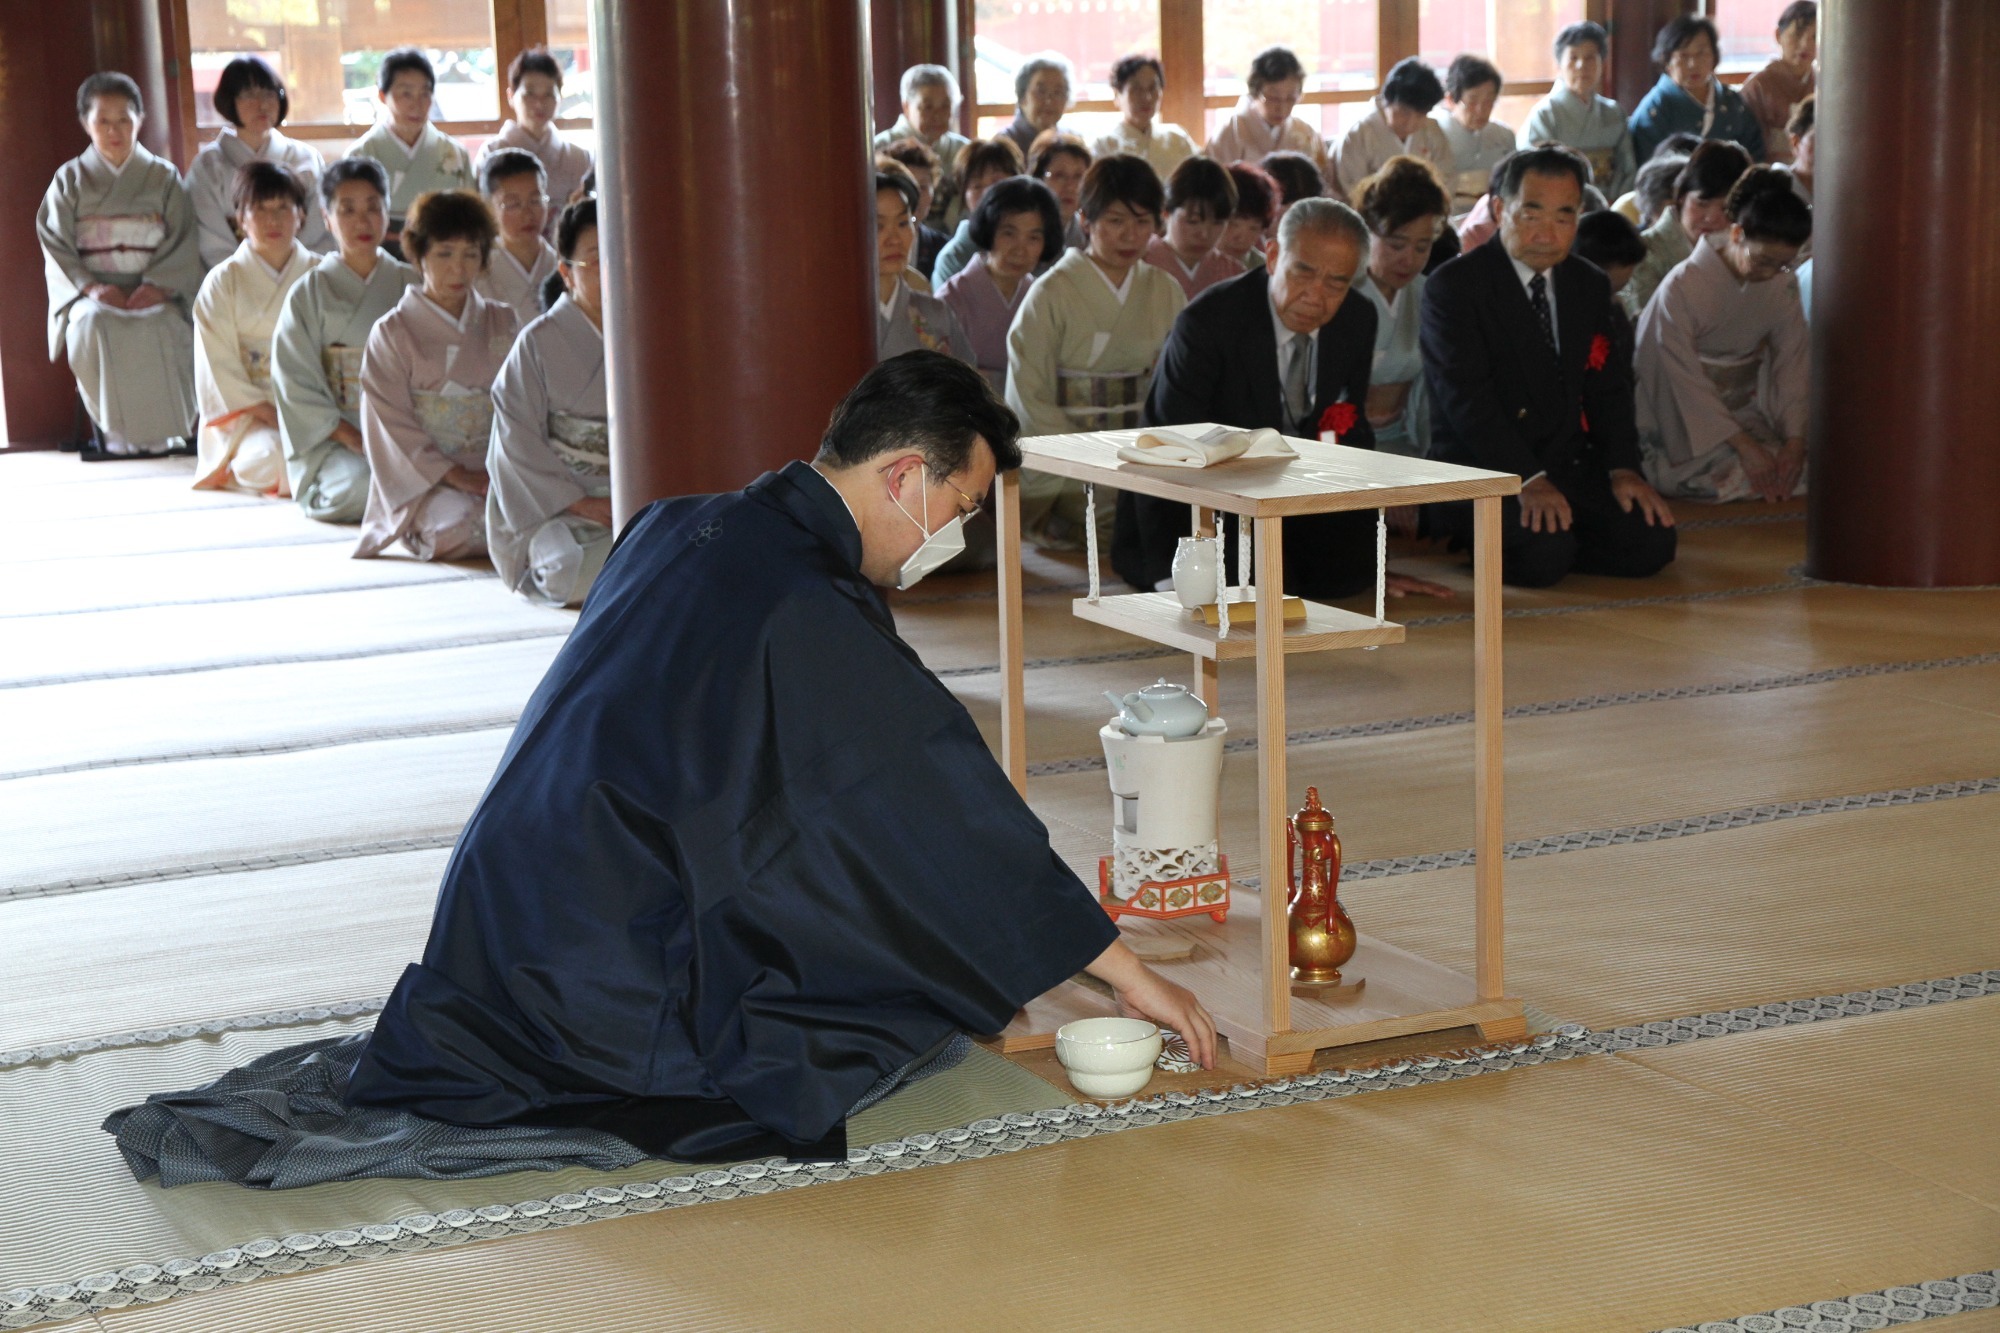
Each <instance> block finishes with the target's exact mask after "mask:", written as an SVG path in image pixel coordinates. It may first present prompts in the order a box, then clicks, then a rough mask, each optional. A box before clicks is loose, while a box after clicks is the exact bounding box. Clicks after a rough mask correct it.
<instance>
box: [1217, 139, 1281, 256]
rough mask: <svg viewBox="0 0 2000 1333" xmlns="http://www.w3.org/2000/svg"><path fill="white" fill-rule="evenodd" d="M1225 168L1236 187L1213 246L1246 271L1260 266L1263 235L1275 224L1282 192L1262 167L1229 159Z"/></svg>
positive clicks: (1265, 235)
mask: <svg viewBox="0 0 2000 1333" xmlns="http://www.w3.org/2000/svg"><path fill="white" fill-rule="evenodd" d="M1228 169H1229V183H1230V184H1231V185H1234V186H1235V187H1236V211H1235V212H1233V213H1231V214H1230V215H1229V225H1228V226H1226V227H1224V228H1223V229H1222V239H1221V240H1220V241H1218V242H1216V249H1218V250H1220V251H1221V252H1222V253H1223V255H1224V256H1225V257H1227V258H1229V259H1231V260H1234V261H1235V262H1236V263H1237V264H1238V265H1239V266H1240V267H1241V268H1242V269H1243V270H1244V271H1245V272H1246V273H1247V272H1248V271H1250V270H1251V269H1253V268H1262V267H1264V238H1265V237H1267V236H1269V235H1270V233H1271V229H1272V228H1273V227H1275V226H1277V225H1278V214H1279V212H1280V211H1281V201H1282V200H1283V198H1284V193H1283V191H1282V190H1281V189H1280V188H1279V185H1278V182H1277V181H1276V180H1275V179H1274V178H1273V177H1272V175H1271V173H1270V172H1268V171H1265V170H1264V169H1263V168H1262V167H1253V166H1251V165H1250V164H1249V163H1248V162H1231V163H1230V164H1229V168H1228Z"/></svg>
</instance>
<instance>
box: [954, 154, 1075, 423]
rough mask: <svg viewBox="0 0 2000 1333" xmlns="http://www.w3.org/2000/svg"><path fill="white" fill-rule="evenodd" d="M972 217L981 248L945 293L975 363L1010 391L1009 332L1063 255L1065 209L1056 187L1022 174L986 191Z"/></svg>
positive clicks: (999, 387)
mask: <svg viewBox="0 0 2000 1333" xmlns="http://www.w3.org/2000/svg"><path fill="white" fill-rule="evenodd" d="M970 222H971V229H972V243H973V245H974V246H976V247H978V249H977V252H976V253H975V254H974V255H973V256H972V260H971V262H970V263H968V264H966V266H965V267H964V268H962V269H960V270H959V271H958V272H957V273H955V274H953V275H952V278H951V281H949V282H947V283H945V284H944V285H943V286H942V287H940V288H938V291H937V295H938V299H939V300H940V301H943V302H944V303H945V305H947V306H948V307H950V309H951V313H952V316H953V317H954V318H955V319H957V321H958V328H959V332H960V333H962V334H964V335H965V341H966V343H967V345H968V346H970V347H971V349H972V364H974V365H975V366H978V367H979V373H980V374H982V375H984V376H986V381H987V383H989V384H991V385H992V386H993V392H995V393H997V394H1003V395H1004V394H1005V393H1006V392H1007V330H1008V329H1010V328H1012V327H1013V326H1014V316H1015V315H1017V314H1019V313H1020V310H1021V302H1022V301H1024V300H1026V299H1027V295H1028V287H1029V284H1031V283H1033V282H1034V280H1035V275H1036V274H1037V273H1038V272H1040V271H1041V270H1043V269H1045V268H1047V267H1048V266H1049V265H1051V264H1053V263H1055V262H1056V260H1058V259H1060V258H1061V257H1062V253H1063V242H1062V214H1061V212H1060V210H1059V209H1058V208H1057V207H1056V197H1055V195H1054V194H1053V193H1051V192H1050V190H1049V187H1048V186H1046V185H1044V184H1042V182H1040V181H1038V180H1034V179H1032V178H1031V177H1027V176H1014V177H1010V178H1009V179H1007V180H1004V181H1001V182H1000V183H999V184H998V185H995V186H994V187H993V188H992V189H990V190H988V191H987V192H986V193H985V195H984V196H983V197H982V198H981V199H980V201H979V207H978V208H975V209H974V210H973V211H972V217H971V219H970Z"/></svg>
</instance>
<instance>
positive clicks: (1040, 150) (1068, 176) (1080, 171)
mask: <svg viewBox="0 0 2000 1333" xmlns="http://www.w3.org/2000/svg"><path fill="white" fill-rule="evenodd" d="M1090 162H1091V158H1090V150H1089V149H1088V148H1085V147H1084V146H1083V140H1082V139H1079V138H1078V137H1077V136H1076V135H1074V134H1071V133H1069V132H1068V131H1067V130H1048V131H1046V132H1045V133H1043V134H1042V135H1041V136H1040V137H1038V138H1037V139H1036V140H1035V150H1034V151H1033V152H1032V153H1029V154H1028V174H1029V175H1030V176H1033V177H1034V178H1035V179H1036V180H1038V181H1040V182H1041V183H1042V184H1044V185H1046V186H1048V187H1049V192H1050V193H1052V194H1053V195H1055V197H1056V207H1057V208H1058V209H1060V210H1061V212H1062V220H1063V245H1064V247H1065V248H1067V249H1070V250H1081V249H1082V248H1083V219H1082V218H1081V217H1080V216H1079V215H1078V213H1077V205H1078V204H1079V202H1081V200H1082V198H1083V175H1084V173H1085V172H1087V171H1089V170H1090Z"/></svg>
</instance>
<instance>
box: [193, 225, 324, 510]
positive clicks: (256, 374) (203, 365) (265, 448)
mask: <svg viewBox="0 0 2000 1333" xmlns="http://www.w3.org/2000/svg"><path fill="white" fill-rule="evenodd" d="M313 259H314V256H313V252H312V251H310V250H308V249H306V248H305V246H303V245H301V244H300V243H299V242H297V241H293V242H292V253H291V255H290V257H289V258H287V259H286V261H285V267H284V268H283V269H282V270H277V271H274V270H273V269H272V268H271V266H270V265H269V264H266V263H265V262H264V261H263V260H262V259H261V258H259V257H258V255H257V252H256V251H255V250H253V249H251V248H250V242H248V241H244V242H243V243H242V244H240V245H238V246H237V247H236V253H235V254H233V255H231V256H229V258H228V259H226V260H224V261H223V262H222V263H220V264H217V265H216V266H215V267H214V268H212V269H210V270H209V273H208V277H207V278H205V279H204V280H203V281H202V284H201V295H199V296H197V297H196V298H195V302H194V347H195V358H194V387H195V397H196V399H197V400H198V401H199V403H200V406H201V434H200V435H199V436H198V437H197V439H196V442H195V443H196V451H197V457H196V460H195V469H194V484H195V489H197V490H221V489H224V488H226V487H230V486H234V487H238V488H240V489H243V490H248V491H256V492H258V493H259V494H263V495H274V496H275V495H284V494H287V493H288V492H287V488H286V485H285V444H284V440H283V439H282V438H281V437H280V435H279V432H278V430H277V428H275V427H272V426H266V425H264V424H263V423H262V422H259V421H257V420H256V419H255V418H253V417H251V416H249V415H248V414H247V410H246V409H248V408H251V407H254V406H256V405H257V404H258V403H268V402H271V401H272V400H273V389H272V384H271V343H272V339H273V338H274V337H275V336H276V334H277V331H278V317H279V315H280V314H282V313H283V311H284V308H285V298H286V297H287V296H289V295H291V291H292V287H293V285H294V284H296V283H297V282H298V280H299V279H300V278H303V277H304V276H305V275H306V273H307V272H308V271H310V270H311V268H312V266H313Z"/></svg>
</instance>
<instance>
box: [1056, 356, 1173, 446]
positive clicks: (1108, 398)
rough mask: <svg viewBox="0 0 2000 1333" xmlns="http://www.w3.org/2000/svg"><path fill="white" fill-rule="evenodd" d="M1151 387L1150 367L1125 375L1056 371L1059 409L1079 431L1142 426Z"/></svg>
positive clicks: (1085, 371) (1151, 374)
mask: <svg viewBox="0 0 2000 1333" xmlns="http://www.w3.org/2000/svg"><path fill="white" fill-rule="evenodd" d="M1152 387H1153V371H1152V368H1151V367H1150V366H1149V367H1147V368H1146V369H1145V370H1135V371H1132V372H1130V373H1127V374H1122V375H1100V374H1095V373H1093V372H1091V371H1087V370H1057V371H1056V405H1057V406H1058V407H1060V408H1062V410H1063V414H1064V415H1065V416H1067V417H1068V418H1069V419H1070V421H1071V423H1072V425H1073V427H1074V429H1076V430H1079V431H1087V430H1130V429H1132V428H1133V427H1136V426H1137V425H1138V424H1139V409H1140V408H1141V407H1143V406H1145V403H1146V394H1147V392H1148V391H1149V390H1150V389H1151V388H1152Z"/></svg>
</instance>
